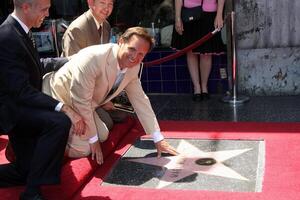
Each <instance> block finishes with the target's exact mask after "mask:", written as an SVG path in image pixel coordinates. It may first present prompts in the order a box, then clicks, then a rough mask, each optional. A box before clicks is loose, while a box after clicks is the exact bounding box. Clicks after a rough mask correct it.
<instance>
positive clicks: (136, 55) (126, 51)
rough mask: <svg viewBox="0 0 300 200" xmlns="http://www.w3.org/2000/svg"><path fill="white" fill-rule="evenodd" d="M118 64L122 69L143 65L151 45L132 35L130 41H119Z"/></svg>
mask: <svg viewBox="0 0 300 200" xmlns="http://www.w3.org/2000/svg"><path fill="white" fill-rule="evenodd" d="M119 46H120V49H119V51H118V63H119V65H120V68H121V69H124V68H132V67H134V66H136V65H137V64H139V63H141V62H142V60H143V59H144V57H145V55H146V54H147V52H148V51H149V49H150V44H149V42H148V41H147V40H145V39H144V38H142V37H140V36H138V35H132V36H131V37H130V38H129V39H128V41H125V40H124V39H123V38H121V39H120V40H119Z"/></svg>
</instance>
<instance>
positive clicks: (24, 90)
mask: <svg viewBox="0 0 300 200" xmlns="http://www.w3.org/2000/svg"><path fill="white" fill-rule="evenodd" d="M49 7H50V0H14V11H13V13H12V14H11V15H9V16H8V18H7V19H6V20H5V21H4V22H3V24H1V26H0V33H1V34H0V133H6V134H8V136H9V140H10V143H11V145H12V148H13V150H14V153H15V156H16V160H15V162H13V163H9V164H5V165H1V166H0V187H1V186H2V187H9V186H15V185H24V184H26V188H25V191H24V192H23V193H22V194H21V195H20V199H43V197H42V195H41V193H40V186H41V185H46V184H57V183H58V182H59V180H60V179H59V176H60V170H61V165H62V159H63V155H64V151H65V145H66V142H67V138H68V135H69V130H70V127H71V125H73V126H72V129H71V130H72V131H73V132H74V133H75V134H82V133H83V131H84V128H85V125H84V123H83V120H82V118H81V116H80V115H78V114H77V113H76V112H75V111H74V110H72V109H71V108H70V107H68V106H67V105H64V104H63V103H61V102H59V101H57V100H55V99H53V98H51V97H50V96H48V95H46V94H43V93H42V92H41V85H42V75H43V74H45V73H46V72H47V71H48V70H49V69H46V68H44V67H43V65H42V64H41V63H40V59H39V55H38V52H37V50H36V49H35V48H34V44H33V43H32V40H31V39H30V37H29V36H28V35H27V33H28V32H29V33H30V28H32V27H39V26H40V25H41V24H42V22H43V19H44V18H45V17H46V16H48V10H49Z"/></svg>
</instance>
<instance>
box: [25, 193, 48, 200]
mask: <svg viewBox="0 0 300 200" xmlns="http://www.w3.org/2000/svg"><path fill="white" fill-rule="evenodd" d="M20 200H46V199H45V198H44V197H43V196H42V195H41V194H36V195H28V194H25V193H24V192H23V193H21V194H20Z"/></svg>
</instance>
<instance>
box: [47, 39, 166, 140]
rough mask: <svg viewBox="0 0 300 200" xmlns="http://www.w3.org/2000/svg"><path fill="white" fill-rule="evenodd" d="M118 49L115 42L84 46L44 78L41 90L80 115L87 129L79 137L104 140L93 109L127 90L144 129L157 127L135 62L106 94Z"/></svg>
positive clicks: (113, 75) (114, 72) (103, 128)
mask: <svg viewBox="0 0 300 200" xmlns="http://www.w3.org/2000/svg"><path fill="white" fill-rule="evenodd" d="M118 49H119V46H118V45H117V44H103V45H96V46H90V47H87V48H85V49H82V50H81V51H79V53H77V54H76V55H74V56H72V58H71V60H70V61H69V62H68V63H66V64H65V65H64V66H63V67H62V68H61V69H59V70H58V71H57V72H55V73H51V74H47V75H46V77H45V78H44V82H43V90H44V92H46V93H47V94H49V95H51V96H53V97H54V98H56V99H58V100H59V101H62V102H63V103H65V104H67V105H71V106H72V107H73V108H74V109H75V110H76V111H78V112H79V113H80V114H81V115H82V116H83V118H84V120H85V123H86V127H87V128H86V133H85V135H84V136H83V137H82V139H88V138H91V137H93V136H95V135H96V134H97V133H98V136H99V137H100V140H101V141H104V140H106V138H107V136H108V130H107V128H106V126H105V124H104V123H103V122H102V121H101V119H100V118H99V117H98V115H97V114H96V113H95V108H96V107H98V106H100V105H103V104H105V103H106V102H108V101H110V100H111V99H112V98H114V97H115V96H117V95H118V94H119V93H120V92H121V91H122V90H125V92H126V93H127V96H128V98H129V101H130V102H131V104H132V106H133V108H134V109H135V112H136V114H137V116H138V118H139V120H140V122H141V124H142V126H143V128H144V129H145V132H146V133H148V134H152V133H154V132H155V131H159V130H160V129H159V125H158V122H157V119H156V116H155V114H154V112H153V110H152V107H151V104H150V101H149V99H148V97H147V96H146V94H145V93H144V91H143V89H142V86H141V82H140V80H139V78H138V73H139V70H140V66H139V65H137V66H135V67H133V68H130V69H128V70H127V71H126V73H125V76H124V79H123V81H122V82H121V83H120V85H119V87H118V89H117V90H116V91H115V92H114V93H113V94H112V95H111V96H109V97H107V95H108V93H109V91H110V90H111V88H112V86H113V84H114V82H115V80H116V76H117V66H118V61H117V52H118Z"/></svg>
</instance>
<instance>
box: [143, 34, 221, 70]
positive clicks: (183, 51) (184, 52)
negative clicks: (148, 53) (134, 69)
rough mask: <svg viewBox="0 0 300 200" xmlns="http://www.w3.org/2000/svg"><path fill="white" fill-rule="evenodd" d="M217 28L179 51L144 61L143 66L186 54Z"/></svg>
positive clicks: (157, 63) (209, 36)
mask: <svg viewBox="0 0 300 200" xmlns="http://www.w3.org/2000/svg"><path fill="white" fill-rule="evenodd" d="M217 32H218V30H214V31H213V32H210V33H208V34H206V35H205V36H203V37H202V38H200V39H199V40H197V41H196V42H195V43H193V44H191V45H189V46H187V47H185V48H184V49H181V50H180V51H177V52H175V53H173V54H170V55H168V56H165V57H163V58H160V59H156V60H153V61H149V62H144V66H146V67H149V66H151V65H159V64H161V63H163V62H166V61H169V60H172V59H175V58H177V57H179V56H182V55H183V54H186V52H188V51H190V50H192V49H194V48H196V47H198V46H200V45H201V44H203V43H204V42H206V41H207V40H209V39H210V38H211V37H212V36H213V35H214V34H215V33H217Z"/></svg>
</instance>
